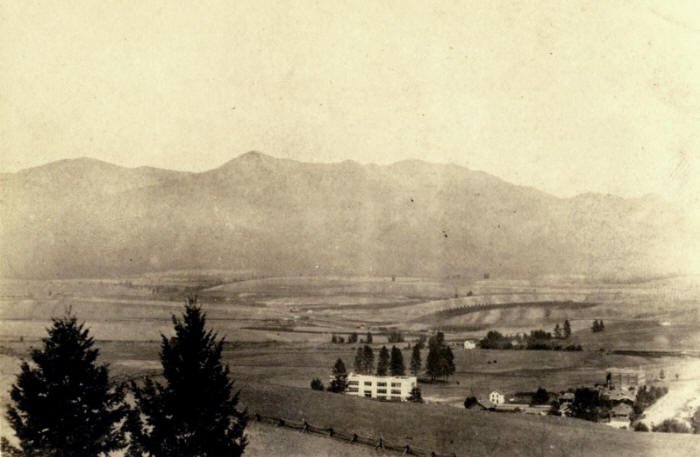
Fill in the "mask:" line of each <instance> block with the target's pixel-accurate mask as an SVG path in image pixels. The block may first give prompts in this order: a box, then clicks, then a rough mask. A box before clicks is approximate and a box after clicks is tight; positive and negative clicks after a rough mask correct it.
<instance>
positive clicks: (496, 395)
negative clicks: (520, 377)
mask: <svg viewBox="0 0 700 457" xmlns="http://www.w3.org/2000/svg"><path fill="white" fill-rule="evenodd" d="M489 401H490V402H491V403H493V404H494V405H502V404H503V403H505V402H506V396H505V395H503V394H502V393H501V392H499V391H497V390H494V391H493V392H491V393H490V394H489Z"/></svg>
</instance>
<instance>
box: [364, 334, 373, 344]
mask: <svg viewBox="0 0 700 457" xmlns="http://www.w3.org/2000/svg"><path fill="white" fill-rule="evenodd" d="M365 342H366V343H367V344H372V332H367V339H366V340H365Z"/></svg>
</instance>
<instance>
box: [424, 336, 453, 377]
mask: <svg viewBox="0 0 700 457" xmlns="http://www.w3.org/2000/svg"><path fill="white" fill-rule="evenodd" d="M425 368H426V372H427V373H428V375H429V376H430V379H431V381H435V379H436V378H445V379H446V378H447V377H449V376H450V375H452V374H454V372H455V364H454V354H453V353H452V349H450V347H449V346H448V345H446V344H445V335H444V334H443V333H442V332H438V333H437V334H436V335H435V336H433V337H431V338H430V339H429V340H428V357H427V358H426V364H425Z"/></svg>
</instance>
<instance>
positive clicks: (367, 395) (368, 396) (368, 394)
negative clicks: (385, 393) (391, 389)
mask: <svg viewBox="0 0 700 457" xmlns="http://www.w3.org/2000/svg"><path fill="white" fill-rule="evenodd" d="M365 397H367V398H372V392H371V391H369V390H365Z"/></svg>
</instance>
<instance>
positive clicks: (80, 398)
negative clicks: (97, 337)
mask: <svg viewBox="0 0 700 457" xmlns="http://www.w3.org/2000/svg"><path fill="white" fill-rule="evenodd" d="M47 330H48V337H46V338H44V339H43V340H42V343H43V347H42V348H41V349H34V350H32V352H31V364H30V363H28V362H23V363H22V365H21V371H20V373H19V375H17V382H16V383H15V384H14V385H13V386H12V389H11V391H10V397H11V399H12V403H11V404H10V405H9V408H8V412H7V419H8V420H9V422H10V424H11V425H12V428H13V429H14V430H15V434H16V435H17V438H18V439H19V444H20V447H21V451H18V450H13V451H11V452H7V454H8V455H11V454H12V452H15V453H17V454H20V453H21V455H24V456H26V457H35V456H36V457H39V456H41V457H45V456H46V457H96V456H100V455H107V454H108V453H110V452H112V451H115V450H118V449H121V448H123V447H124V437H123V434H122V432H121V430H120V422H121V421H122V419H123V418H124V416H125V414H126V407H125V405H124V403H123V398H124V395H123V390H122V389H121V388H120V387H116V386H114V385H113V384H112V383H110V381H109V378H108V370H107V366H106V365H99V364H97V357H98V355H99V350H98V349H96V348H94V340H93V339H92V337H90V334H89V331H88V329H86V328H85V325H84V324H78V322H77V320H76V318H75V317H74V316H72V315H70V314H68V315H67V316H65V317H63V318H60V319H53V320H52V325H51V327H50V328H48V329H47ZM5 446H7V443H5Z"/></svg>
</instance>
